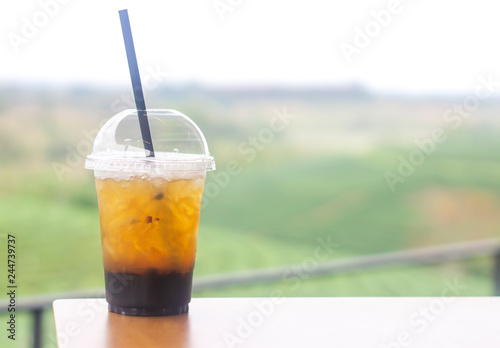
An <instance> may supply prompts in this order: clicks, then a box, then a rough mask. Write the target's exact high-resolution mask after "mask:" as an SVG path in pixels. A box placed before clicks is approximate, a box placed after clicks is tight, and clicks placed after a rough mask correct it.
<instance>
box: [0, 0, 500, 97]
mask: <svg viewBox="0 0 500 348" xmlns="http://www.w3.org/2000/svg"><path fill="white" fill-rule="evenodd" d="M59 1H60V2H66V3H65V4H60V3H59ZM218 1H219V2H220V3H226V4H234V5H232V6H233V11H232V12H226V13H225V15H224V20H223V21H222V20H221V19H220V18H219V16H218V14H217V12H216V11H215V9H214V8H213V3H214V0H191V1H182V0H171V1H166V0H154V1H153V0H141V1H138V0H135V1H118V0H101V1H97V0H23V1H17V2H14V1H7V0H2V4H1V5H0V23H1V24H0V25H1V27H0V28H1V34H0V35H1V40H0V50H1V52H2V54H1V55H0V83H1V82H3V81H16V82H25V81H28V82H46V83H72V82H85V83H92V84H117V85H124V86H125V85H126V86H128V85H129V84H130V80H129V76H128V68H127V62H126V56H125V49H124V44H123V39H122V36H121V35H122V34H121V28H120V22H119V17H118V13H117V11H118V10H119V9H123V8H128V10H129V15H130V20H131V25H132V31H133V34H134V40H135V45H136V51H137V57H138V61H139V66H140V69H141V73H142V74H143V75H144V74H146V70H147V68H148V67H149V68H150V69H151V68H153V69H154V68H157V69H159V70H161V71H163V72H166V71H168V72H169V73H170V75H169V76H168V77H165V76H163V77H161V78H162V79H163V80H164V81H173V82H176V81H197V82H201V83H207V84H215V85H219V84H238V85H242V84H253V85H256V84H279V85H294V86H301V85H311V84H327V85H338V84H342V83H352V82H355V83H362V84H365V85H367V86H368V87H369V88H371V89H374V90H378V91H402V92H410V93H433V92H441V93H452V92H468V91H471V90H473V88H474V86H475V85H476V84H477V77H478V75H479V74H483V75H484V74H488V73H490V74H493V76H497V77H498V80H499V81H500V40H499V39H498V36H499V35H498V34H499V33H500V21H499V20H498V13H499V11H498V9H499V8H500V7H499V6H498V5H497V4H496V2H494V1H491V0H474V1H472V0H459V1H457V0H434V1H432V0H413V1H411V0H400V6H399V8H400V12H399V13H397V14H393V15H392V18H391V20H390V23H389V24H388V25H387V26H386V27H382V28H381V30H380V33H379V34H378V35H375V36H374V37H373V38H370V42H369V44H368V45H367V47H365V48H362V49H361V51H360V52H359V53H357V54H353V55H352V62H351V63H350V64H349V63H347V61H346V59H345V57H344V56H343V54H342V52H341V50H340V47H339V46H340V43H341V42H345V43H348V44H352V43H353V37H354V35H355V29H356V27H359V28H361V29H363V28H364V27H365V26H366V24H367V23H368V22H370V21H372V20H373V18H372V16H371V14H370V13H371V12H372V11H380V10H383V9H387V8H388V6H389V3H391V1H398V0H383V1H379V0H378V1H368V0H357V1H356V0H353V1H347V0H218ZM49 3H51V4H58V8H57V9H56V10H55V11H54V13H53V14H52V15H53V16H52V17H50V16H49V18H50V19H49V20H48V21H47V23H43V19H44V15H43V14H41V13H42V11H43V10H42V7H43V6H42V4H49ZM51 8H54V6H53V5H52V7H51ZM34 17H35V18H34ZM23 18H25V19H28V20H29V21H30V22H31V23H33V21H34V19H37V20H38V21H40V20H41V22H38V23H39V25H40V26H42V27H41V28H39V29H38V31H37V32H36V33H35V34H34V35H33V37H32V38H29V39H28V42H27V43H20V44H19V45H18V46H17V47H18V48H19V52H17V53H16V52H15V50H14V46H13V45H12V44H11V42H10V41H9V37H10V38H12V35H14V34H15V35H19V36H21V35H22V32H21V30H22V27H23V26H25V27H26V24H25V23H26V22H24V20H23ZM40 23H42V24H40ZM143 78H144V77H143Z"/></svg>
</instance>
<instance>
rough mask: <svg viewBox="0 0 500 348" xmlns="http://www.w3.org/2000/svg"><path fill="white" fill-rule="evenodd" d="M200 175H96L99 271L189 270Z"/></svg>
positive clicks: (198, 204) (193, 257)
mask: <svg viewBox="0 0 500 348" xmlns="http://www.w3.org/2000/svg"><path fill="white" fill-rule="evenodd" d="M203 185H204V176H199V177H196V178H192V179H175V180H169V179H166V178H161V177H155V178H148V177H129V178H127V179H119V178H112V177H110V178H96V187H97V194H98V201H99V216H100V223H101V242H102V251H103V260H104V269H105V271H107V272H126V273H135V274H144V273H146V272H147V270H151V269H155V270H157V271H158V272H161V273H168V272H180V273H184V272H190V271H191V270H192V269H193V267H194V261H195V256H196V238H197V234H198V223H199V218H200V206H201V196H202V193H203Z"/></svg>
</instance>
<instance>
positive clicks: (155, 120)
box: [85, 109, 215, 173]
mask: <svg viewBox="0 0 500 348" xmlns="http://www.w3.org/2000/svg"><path fill="white" fill-rule="evenodd" d="M147 114H148V121H149V128H150V130H151V138H152V140H153V147H154V151H155V157H146V150H145V149H144V143H143V140H142V136H141V130H140V126H139V119H138V116H137V110H134V109H128V110H125V111H122V112H120V113H119V114H117V115H115V116H113V117H112V118H111V119H109V120H108V121H107V122H106V124H104V126H103V127H102V128H101V130H100V131H99V133H98V134H97V137H96V139H95V141H94V148H93V151H92V154H90V155H89V156H87V161H86V162H85V168H87V169H93V170H96V171H120V172H139V173H150V172H158V171H159V172H163V171H165V172H166V171H203V170H205V171H208V170H214V169H215V162H214V158H213V157H212V156H210V153H209V151H208V146H207V142H206V140H205V137H204V136H203V133H202V132H201V131H200V129H199V128H198V126H197V125H196V124H195V123H194V122H193V121H192V120H191V119H190V118H189V117H187V116H186V115H184V114H182V113H180V112H178V111H176V110H159V109H151V110H147Z"/></svg>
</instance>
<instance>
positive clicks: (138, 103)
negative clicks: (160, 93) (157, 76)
mask: <svg viewBox="0 0 500 348" xmlns="http://www.w3.org/2000/svg"><path fill="white" fill-rule="evenodd" d="M118 13H119V14H120V22H121V24H122V33H123V41H125V50H126V51H127V60H128V69H129V71H130V79H131V80H132V88H133V90H134V99H135V107H136V108H137V115H138V116H139V125H140V127H141V135H142V141H143V142H144V149H145V150H146V157H154V156H155V150H154V149H153V139H151V131H150V129H149V121H148V114H147V112H146V102H145V101H144V93H143V91H142V83H141V76H140V75H139V67H138V66H137V57H136V56H135V48H134V40H133V39H132V30H131V29H130V21H129V19H128V11H127V10H121V11H118Z"/></svg>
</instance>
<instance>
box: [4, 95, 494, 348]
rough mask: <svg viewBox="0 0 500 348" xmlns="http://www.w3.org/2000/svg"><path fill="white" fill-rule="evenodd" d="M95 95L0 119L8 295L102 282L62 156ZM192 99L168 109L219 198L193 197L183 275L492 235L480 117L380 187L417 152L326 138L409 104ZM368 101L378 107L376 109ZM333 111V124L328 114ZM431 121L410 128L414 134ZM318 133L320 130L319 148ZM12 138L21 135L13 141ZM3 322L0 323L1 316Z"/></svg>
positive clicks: (394, 274)
mask: <svg viewBox="0 0 500 348" xmlns="http://www.w3.org/2000/svg"><path fill="white" fill-rule="evenodd" d="M37 95H38V94H37ZM38 96H39V95H38ZM94 96H95V95H94V94H90V95H86V94H85V93H83V94H82V93H80V94H79V97H78V98H76V97H75V98H76V99H72V100H70V101H68V102H65V103H63V105H66V108H64V107H63V108H61V106H60V104H59V103H58V100H59V99H56V100H52V99H51V98H55V97H53V96H48V97H47V98H48V99H47V100H46V99H43V98H42V99H41V100H42V101H43V103H42V104H41V105H42V106H38V107H33V108H30V107H29V105H32V103H31V102H27V101H26V100H27V99H22V98H21V99H20V100H19V101H17V104H16V103H14V104H13V106H12V107H11V108H9V107H5V106H4V108H3V109H2V112H1V113H0V117H2V118H3V120H4V124H5V125H6V127H5V128H4V129H2V130H0V142H1V144H2V145H5V146H4V150H3V151H2V153H1V158H2V160H3V165H2V166H1V172H0V175H1V178H2V180H0V190H1V191H0V211H1V212H2V217H1V219H0V245H1V246H2V247H1V250H0V259H6V256H5V255H6V250H5V249H6V247H5V244H4V241H5V236H6V234H13V235H15V236H16V239H17V243H18V254H17V262H18V263H17V278H18V279H19V280H18V286H19V290H18V293H19V295H18V296H19V298H22V297H23V296H29V295H35V294H42V293H51V292H63V291H70V290H78V289H94V288H102V287H103V271H102V262H101V251H100V236H99V223H98V214H97V200H96V195H95V189H94V180H93V176H92V173H91V172H90V171H86V170H84V169H82V167H83V157H82V156H81V155H78V154H77V156H76V157H75V158H74V159H73V160H74V164H70V163H69V162H68V153H69V152H68V151H70V150H71V149H73V150H75V149H77V148H78V146H79V144H80V145H81V144H82V141H85V137H84V135H82V133H81V130H82V129H83V130H93V129H96V127H97V125H98V124H99V122H100V120H101V119H102V118H103V117H104V116H109V115H110V113H109V111H107V110H105V108H103V107H102V105H109V104H110V102H109V100H111V99H109V100H108V99H106V98H107V97H106V96H104V97H102V96H101V97H102V98H103V99H102V100H101V101H100V102H98V103H97V104H92V105H90V104H89V105H87V104H86V102H85V101H86V100H87V99H93V97H94ZM39 97H40V96H39ZM40 98H41V97H40ZM60 98H62V97H60ZM109 98H112V96H111V95H110V96H109ZM157 98H159V97H157ZM190 98H192V99H193V98H194V100H195V101H197V102H193V100H191V99H189V100H177V101H176V100H173V101H171V102H170V103H171V104H173V105H172V107H173V108H177V109H180V110H183V111H185V112H186V113H188V114H189V115H190V116H192V117H193V118H194V119H195V120H196V121H197V122H198V123H200V126H201V128H202V129H203V130H204V131H205V134H206V136H207V139H208V141H209V144H210V145H211V152H212V154H213V155H214V156H215V158H216V160H217V167H218V171H217V172H214V173H210V174H209V176H208V178H207V183H211V184H213V185H217V187H218V191H219V192H217V194H212V195H210V196H206V197H205V198H204V199H205V201H206V206H205V207H204V208H203V210H202V217H201V222H200V231H199V242H198V256H197V262H196V269H195V277H196V276H201V275H207V274H217V273H223V272H231V271H238V270H248V269H256V268H264V267H270V266H278V265H300V264H301V263H302V262H303V261H304V260H305V259H306V258H308V257H311V256H312V255H313V252H314V249H315V247H316V246H317V245H318V242H317V239H318V238H319V237H321V238H329V239H331V240H332V241H334V242H335V243H336V244H338V248H336V249H335V252H334V253H332V254H331V255H330V257H331V258H346V257H355V256H359V255H367V254H373V253H381V252H389V251H396V250H403V249H409V248H416V247H424V246H431V245H438V244H446V243H454V242H463V241H472V240H477V239H482V238H492V237H498V235H499V233H498V232H499V228H498V226H500V179H499V178H500V152H498V151H497V150H496V149H497V148H498V146H499V145H500V140H499V139H498V136H497V135H496V134H495V130H494V127H491V126H485V124H484V122H483V123H481V122H479V123H478V122H477V121H476V123H473V124H472V125H471V126H470V127H464V128H463V129H460V130H458V131H451V130H449V131H448V133H447V134H448V140H447V141H446V142H445V143H443V144H439V145H438V146H437V147H436V150H435V152H434V153H433V154H432V155H430V156H427V157H426V158H425V161H424V163H423V164H422V165H421V166H419V167H417V168H416V169H415V172H414V173H413V174H412V175H411V176H409V177H408V178H406V179H405V182H404V183H400V184H398V185H397V186H396V191H395V192H391V190H390V189H389V187H388V185H387V182H386V179H385V177H384V173H386V172H387V171H388V170H389V171H397V167H398V164H399V160H398V157H399V156H403V157H407V156H408V154H409V153H410V152H411V151H414V150H415V149H416V147H415V145H414V144H412V143H411V142H409V143H408V142H406V143H399V142H398V139H396V138H397V137H396V138H395V139H392V140H394V141H389V140H390V139H389V140H388V141H380V142H378V143H377V144H372V145H370V146H368V147H363V148H362V149H356V151H351V150H352V149H351V148H349V147H348V145H346V144H348V143H349V142H347V143H346V142H339V141H340V140H339V139H337V138H336V136H335V135H336V134H344V133H346V134H347V133H349V134H350V133H352V132H353V129H354V130H357V131H359V132H361V133H363V132H364V129H366V128H367V127H368V128H369V129H371V130H373V129H376V128H379V129H380V130H381V131H382V133H380V134H385V133H384V132H385V128H384V126H383V125H387V128H388V129H389V128H390V127H391V126H394V123H393V122H392V121H383V122H386V123H383V122H382V121H380V120H384V118H383V117H382V116H380V115H387V118H388V119H389V120H393V119H397V117H396V116H395V115H397V114H399V113H401V112H402V111H403V110H406V109H409V110H411V111H410V112H416V111H415V107H413V108H412V107H410V106H412V105H420V104H419V103H421V102H419V103H416V104H415V103H413V102H407V103H402V102H401V104H400V105H399V104H397V105H399V108H398V107H395V106H394V103H393V102H392V101H388V102H387V103H386V104H384V105H382V106H380V105H378V104H377V103H378V102H370V101H363V102H359V105H357V103H358V102H355V103H351V102H349V103H344V104H342V103H341V102H331V103H326V102H314V103H312V104H311V105H309V104H307V103H305V102H298V101H296V100H282V99H279V100H273V101H269V100H267V101H262V102H252V101H240V102H238V103H236V102H234V103H231V102H227V101H218V102H213V101H207V100H206V98H205V99H204V98H202V97H200V96H197V97H196V96H195V97H193V96H190ZM152 100H153V101H154V100H155V98H154V96H153V98H152ZM38 102H39V100H37V101H36V102H35V103H34V104H33V105H38V104H37V103H38ZM59 102H60V100H59ZM336 103H337V104H336ZM339 103H340V105H338V104H339ZM412 103H413V104H412ZM24 104H26V105H28V106H25V105H24ZM68 104H72V105H73V106H71V107H70V106H67V105H68ZM75 105H78V106H80V107H81V109H80V110H77V108H75ZM282 105H287V107H288V109H289V110H291V111H293V112H294V113H296V114H297V117H296V119H295V120H294V123H292V124H291V125H290V127H289V128H288V129H286V130H285V131H284V132H283V133H282V134H276V137H275V139H274V140H273V141H272V142H271V143H269V144H267V145H266V148H265V150H263V151H260V152H258V153H257V156H256V158H255V160H253V161H247V158H246V157H245V156H244V155H243V154H241V153H240V152H238V150H237V149H238V146H239V144H241V143H242V142H244V141H246V139H247V137H248V136H251V135H255V134H258V132H259V130H260V129H262V128H263V127H266V126H267V124H268V122H269V118H270V117H272V115H273V113H272V110H273V108H281V107H282ZM374 105H375V106H377V105H378V106H377V107H378V109H375V111H373V110H374V109H373V108H374V107H375V106H374ZM397 105H396V106H397ZM446 105H447V104H446V103H445V102H443V103H438V104H437V105H434V104H432V108H433V110H434V111H433V112H435V113H436V114H437V115H439V113H440V112H441V111H442V109H443V108H444V107H446ZM389 106H391V108H395V109H394V110H392V109H391V108H389ZM329 108H331V110H329ZM356 108H357V109H356ZM308 109H310V110H311V111H307V110H308ZM497 109H498V110H500V106H499V107H497ZM228 110H229V111H228ZM353 110H354V111H353ZM391 110H392V111H391ZM495 110H496V109H495ZM337 112H338V114H339V117H337V118H332V117H329V116H328V115H330V114H331V115H336V114H337ZM483 112H484V113H485V114H487V115H489V113H493V112H494V110H492V107H491V106H488V108H487V109H486V110H483ZM356 113H360V114H362V115H371V114H370V113H374V115H375V116H377V117H375V116H374V118H376V119H377V120H378V121H375V120H374V119H371V122H372V124H371V125H370V124H369V125H368V126H367V125H366V124H365V123H363V120H365V119H369V117H368V116H367V117H365V118H363V117H364V116H363V117H361V116H360V117H358V119H357V122H354V121H353V120H351V118H349V117H346V116H345V115H351V114H356ZM229 114H232V115H233V116H231V115H229ZM13 115H16V117H17V121H16V120H14V119H13V118H12V117H13ZM69 115H71V116H69ZM86 115H93V117H89V118H85V116H86ZM203 115H212V116H210V117H208V116H206V117H205V116H203ZM213 115H216V116H213ZM234 115H237V117H236V116H234ZM230 117H232V118H230ZM226 118H227V120H228V121H227V122H225V123H224V122H223V120H224V119H226ZM484 119H486V118H484ZM409 122H410V121H409ZM411 122H415V124H420V123H419V122H417V121H415V120H412V121H411ZM422 122H423V121H422ZM485 122H486V121H485ZM379 123H382V125H380V124H379ZM424 123H425V122H424ZM486 124H487V123H486ZM23 125H24V126H23ZM398 127H400V129H406V128H404V127H403V126H402V125H398ZM433 127H435V125H434V124H430V125H428V124H425V125H423V126H422V125H420V128H419V129H420V131H421V133H419V134H420V135H418V136H421V134H426V133H427V132H428V131H429V130H432V128H433ZM409 128H411V129H412V131H413V130H414V127H413V128H412V127H409ZM325 129H327V130H331V137H332V140H331V141H328V137H327V136H328V133H327V132H325ZM20 132H22V133H20ZM395 133H397V132H395ZM16 134H23V137H22V138H18V139H17V140H14V139H15V135H16ZM377 134H379V133H377ZM353 137H354V138H353V139H354V140H352V141H353V142H354V143H358V142H357V141H356V139H357V138H356V137H355V136H354V135H353ZM315 138H317V139H316V140H317V141H316V143H315V142H314V140H315ZM382 138H384V137H383V136H382ZM410 138H411V137H410ZM370 139H371V138H370ZM384 139H385V138H384ZM369 143H370V142H369ZM370 144H371V143H370ZM335 148H338V149H341V148H345V151H335ZM230 161H233V162H234V161H236V162H238V163H239V165H240V167H241V173H240V174H238V175H232V176H230V181H229V183H224V185H221V184H220V183H218V181H217V177H216V176H217V173H221V172H224V169H225V168H226V164H227V163H229V162H230ZM54 163H59V164H62V165H65V166H67V168H68V171H67V172H65V173H64V174H63V175H62V176H58V175H57V173H56V172H55V171H54V167H53V164H54ZM6 271H7V269H6V267H5V268H4V271H2V272H0V273H2V274H4V275H3V276H2V278H4V279H5V280H6V279H7V273H6ZM491 272H492V264H491V260H490V259H488V258H481V259H476V260H468V261H463V262H454V263H447V264H441V265H435V266H425V267H404V268H401V267H397V266H395V267H391V268H388V269H383V270H378V271H370V272H357V273H352V274H345V275H341V276H335V277H322V278H311V279H307V280H304V281H300V282H298V283H297V282H296V281H285V280H284V281H281V282H278V283H272V284H258V285H254V286H245V287H228V288H225V289H220V290H207V291H200V292H197V293H194V296H199V297H214V296H215V297H216V296H271V294H272V293H273V291H275V290H276V289H278V290H280V291H281V292H282V293H283V294H285V296H439V295H440V294H441V290H442V289H443V287H444V286H445V285H444V284H445V281H447V280H449V281H451V280H453V279H458V280H459V282H460V283H461V284H464V285H465V286H466V290H465V291H464V293H463V294H462V295H467V296H485V295H491V293H492V289H493V285H492V280H491ZM0 284H4V283H2V282H0ZM4 297H5V294H1V295H0V298H4ZM46 316H47V318H48V320H46V321H45V323H46V325H47V326H46V330H45V331H44V332H45V334H44V335H45V339H46V341H47V342H48V343H47V347H52V346H53V345H51V344H52V343H50V342H54V341H53V323H52V320H51V319H50V312H48V313H47V314H46ZM4 318H5V317H4V316H0V320H1V321H3V320H4ZM20 320H21V321H20V323H19V332H23V331H24V330H28V331H29V326H28V325H29V318H26V317H23V316H20ZM20 337H22V339H21V340H20V341H18V342H17V344H18V345H17V346H19V347H26V346H27V345H26V344H27V342H28V340H29V337H28V335H25V334H22V335H20ZM6 344H7V343H6V341H5V337H4V336H2V337H0V346H2V347H4V346H7V345H6Z"/></svg>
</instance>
